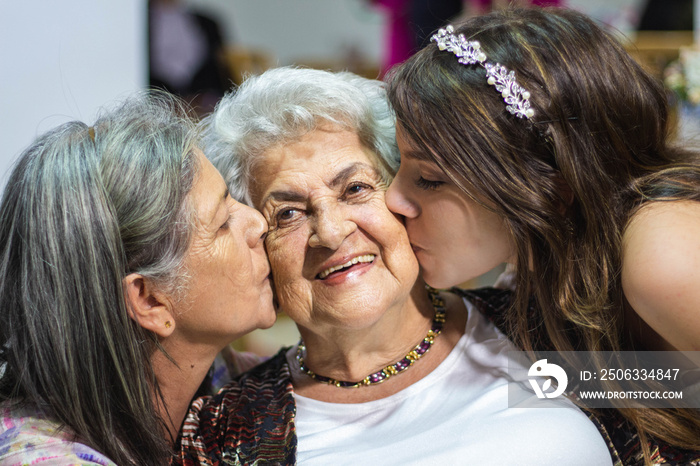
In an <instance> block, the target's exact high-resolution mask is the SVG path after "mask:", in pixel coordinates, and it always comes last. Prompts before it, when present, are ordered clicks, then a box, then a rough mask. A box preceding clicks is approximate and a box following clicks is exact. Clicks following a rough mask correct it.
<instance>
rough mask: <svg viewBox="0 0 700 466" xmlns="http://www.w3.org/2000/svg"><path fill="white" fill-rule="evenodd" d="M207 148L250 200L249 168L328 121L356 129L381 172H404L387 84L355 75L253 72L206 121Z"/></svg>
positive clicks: (234, 189)
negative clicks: (268, 152)
mask: <svg viewBox="0 0 700 466" xmlns="http://www.w3.org/2000/svg"><path fill="white" fill-rule="evenodd" d="M203 123H204V128H203V146H204V150H205V153H206V155H207V157H208V158H209V159H210V160H211V162H212V163H213V164H214V166H216V168H218V169H219V171H220V172H221V174H222V175H223V177H224V179H225V180H226V183H227V184H228V187H229V190H230V192H231V195H232V196H233V197H234V198H236V199H238V200H240V201H243V202H246V203H248V204H251V199H250V193H249V187H250V173H251V170H252V169H253V168H254V166H255V164H256V162H257V161H258V160H259V158H260V156H261V155H263V154H264V153H265V152H266V151H267V150H268V149H270V148H272V147H273V146H277V145H279V144H284V143H287V142H291V141H294V140H298V139H299V138H300V137H302V136H303V135H304V134H306V133H308V132H310V131H313V130H314V129H317V128H318V127H319V126H321V125H324V124H328V123H331V124H336V125H339V126H341V127H343V128H345V129H348V130H350V131H353V132H355V133H356V134H357V135H358V136H359V138H360V141H361V143H362V144H363V145H364V146H365V147H367V148H368V149H370V150H371V151H372V152H373V153H375V154H376V155H377V156H378V160H377V162H378V165H379V168H380V171H381V172H382V174H383V175H384V176H385V177H386V178H388V179H390V178H391V177H392V176H393V174H394V173H395V172H396V170H397V169H398V165H399V152H398V149H397V147H396V137H395V117H394V113H393V111H392V109H391V107H390V105H389V102H388V100H387V97H386V91H385V86H384V83H383V82H381V81H377V80H373V79H367V78H363V77H361V76H358V75H355V74H353V73H350V72H337V73H333V72H329V71H321V70H314V69H305V68H294V67H281V68H274V69H271V70H268V71H266V72H264V73H262V74H261V75H259V76H252V77H249V78H248V79H247V80H246V81H244V82H243V84H241V86H240V87H238V88H237V89H234V90H233V91H232V92H230V93H229V94H228V95H226V96H225V97H224V98H223V99H222V100H221V102H219V104H218V105H217V107H216V110H215V111H214V113H213V114H212V115H210V116H209V117H207V118H206V119H205V120H204V122H203Z"/></svg>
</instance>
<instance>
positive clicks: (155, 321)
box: [123, 273, 175, 338]
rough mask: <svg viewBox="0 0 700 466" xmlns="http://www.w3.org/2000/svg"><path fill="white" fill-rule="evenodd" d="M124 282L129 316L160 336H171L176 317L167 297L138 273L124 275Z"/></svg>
mask: <svg viewBox="0 0 700 466" xmlns="http://www.w3.org/2000/svg"><path fill="white" fill-rule="evenodd" d="M123 284H124V294H125V296H126V307H127V309H128V311H129V317H131V318H132V319H133V320H134V321H135V322H137V323H138V324H139V325H140V326H141V327H143V328H145V329H146V330H150V331H151V332H153V333H155V334H156V335H158V336H160V337H163V338H165V337H168V336H170V335H171V334H172V333H173V330H175V319H174V318H173V313H172V310H171V304H170V301H169V300H168V299H167V297H166V296H165V295H164V294H162V293H160V292H159V291H158V290H156V289H155V287H154V286H153V283H152V282H151V281H150V280H148V279H147V278H144V277H143V275H139V274H137V273H131V274H129V275H127V276H126V277H124V280H123Z"/></svg>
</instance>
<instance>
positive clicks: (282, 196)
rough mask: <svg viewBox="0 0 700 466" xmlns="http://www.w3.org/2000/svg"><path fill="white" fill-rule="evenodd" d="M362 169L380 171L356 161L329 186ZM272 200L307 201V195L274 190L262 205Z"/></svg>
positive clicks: (340, 183) (340, 182)
mask: <svg viewBox="0 0 700 466" xmlns="http://www.w3.org/2000/svg"><path fill="white" fill-rule="evenodd" d="M361 170H371V171H372V173H373V174H375V175H376V176H379V171H378V170H377V169H376V168H374V167H373V166H372V165H369V164H366V163H363V162H355V163H353V164H352V165H349V166H347V167H345V168H343V169H342V170H341V171H340V172H338V174H336V175H335V176H334V177H333V179H332V180H331V181H330V183H328V186H330V187H331V188H336V187H338V186H340V185H342V184H343V183H345V182H346V181H347V180H348V178H350V177H351V176H352V175H354V174H355V173H357V172H358V171H361ZM270 200H274V201H286V202H305V201H306V195H304V194H302V193H299V192H296V191H289V190H286V191H285V190H282V191H272V192H271V193H269V194H268V195H267V196H265V199H264V200H263V202H262V205H265V204H267V203H268V202H269V201H270Z"/></svg>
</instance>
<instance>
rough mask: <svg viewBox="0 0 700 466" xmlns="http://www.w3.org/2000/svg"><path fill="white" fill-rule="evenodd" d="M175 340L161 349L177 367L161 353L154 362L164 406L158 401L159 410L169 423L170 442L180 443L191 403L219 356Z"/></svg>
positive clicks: (156, 353) (169, 339) (171, 340)
mask: <svg viewBox="0 0 700 466" xmlns="http://www.w3.org/2000/svg"><path fill="white" fill-rule="evenodd" d="M173 337H174V336H171V337H170V338H168V340H164V341H163V342H162V345H163V347H164V348H165V350H166V351H167V352H168V354H169V355H170V357H171V358H172V359H173V360H174V361H175V362H176V363H177V364H173V362H172V361H170V360H169V359H168V358H167V357H166V356H165V355H164V354H163V353H162V352H161V351H158V350H156V352H155V353H154V354H153V356H152V359H151V361H152V364H153V370H154V372H155V375H156V379H157V380H158V384H159V386H160V390H161V393H162V395H163V401H164V403H165V406H163V403H161V402H160V401H159V400H157V399H156V400H155V403H156V408H157V410H158V414H159V415H160V416H161V418H162V419H163V420H164V421H165V423H166V426H167V428H168V431H167V434H169V440H170V441H171V442H174V441H175V439H177V436H178V433H179V431H180V426H181V425H182V421H183V420H184V419H185V415H186V414H187V410H188V409H189V406H190V402H191V401H192V398H193V397H194V395H195V393H196V392H197V389H198V388H199V386H200V385H201V383H202V381H203V380H204V377H205V376H206V375H207V372H208V371H209V368H210V367H211V365H212V363H213V362H214V359H215V358H216V355H217V354H218V351H217V350H216V349H214V348H205V349H202V348H195V347H193V345H191V344H184V343H178V342H177V341H176V339H175V338H173Z"/></svg>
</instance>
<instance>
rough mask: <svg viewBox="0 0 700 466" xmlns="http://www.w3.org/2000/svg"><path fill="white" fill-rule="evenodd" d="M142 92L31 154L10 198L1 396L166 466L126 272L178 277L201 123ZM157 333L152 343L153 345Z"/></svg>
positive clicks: (1, 290)
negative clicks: (197, 126)
mask: <svg viewBox="0 0 700 466" xmlns="http://www.w3.org/2000/svg"><path fill="white" fill-rule="evenodd" d="M180 109H181V107H180V106H179V104H178V103H177V102H176V101H175V100H174V99H172V98H170V97H167V96H166V95H157V96H153V95H141V96H138V97H134V98H133V99H131V100H129V101H127V102H126V103H124V104H123V105H122V106H120V107H119V108H117V109H116V110H114V111H111V112H109V113H107V114H105V115H104V116H102V117H101V118H100V119H99V120H98V121H97V123H96V124H95V126H94V128H88V127H87V126H86V125H85V124H83V123H81V122H70V123H66V124H64V125H61V126H59V127H58V128H56V129H54V130H52V131H50V132H48V133H47V134H45V135H43V136H41V137H40V138H39V139H38V140H37V141H36V142H35V143H34V144H33V145H32V146H31V147H29V148H28V149H27V150H26V151H25V152H24V153H23V154H22V155H21V156H20V158H19V160H18V162H17V164H16V166H15V167H14V169H13V172H12V174H11V176H10V179H9V181H8V183H7V186H6V189H5V192H4V196H3V199H2V203H1V204H0V313H1V317H0V321H2V325H0V366H3V367H4V373H3V374H2V378H0V401H2V400H6V401H10V402H16V403H18V404H28V405H30V406H33V407H35V409H36V408H38V409H41V410H42V411H44V412H46V413H47V414H49V415H50V416H51V417H52V418H53V419H54V420H55V421H57V422H59V423H60V424H62V425H66V426H68V427H69V429H70V430H71V431H72V432H74V433H75V434H76V435H77V437H78V438H81V439H82V441H84V442H85V443H87V444H89V445H90V446H92V447H93V448H96V449H97V450H99V451H101V452H102V453H104V454H105V455H107V456H108V457H109V458H110V459H112V460H113V461H115V462H116V463H118V464H132V463H135V464H162V463H163V462H165V461H167V455H168V454H169V446H168V445H167V442H165V439H164V438H163V432H164V430H163V427H162V426H163V420H162V419H160V418H159V417H158V414H157V412H156V410H155V407H154V404H153V398H152V393H153V392H154V391H155V393H159V390H158V384H157V381H156V380H155V377H154V375H153V369H152V367H151V363H150V357H151V355H152V352H153V351H154V345H156V343H155V337H154V336H153V335H152V334H150V333H149V332H147V331H145V330H144V329H143V328H142V327H140V326H139V325H138V324H136V323H134V322H133V321H132V320H131V319H130V318H129V315H128V312H127V306H126V302H125V299H124V292H123V288H122V279H123V278H124V277H125V276H126V275H127V274H128V273H131V272H138V273H141V274H143V275H144V276H146V277H151V278H152V279H153V280H155V281H159V282H161V283H171V284H172V281H173V280H174V274H175V273H177V270H178V269H179V268H181V264H182V263H183V261H184V257H185V254H186V252H187V250H188V248H189V242H190V236H191V228H190V227H189V225H191V222H190V221H189V217H190V216H191V215H192V214H191V213H190V208H189V207H188V203H187V202H186V198H187V194H188V193H189V191H190V189H191V187H192V184H193V180H194V176H195V173H196V171H197V169H198V164H197V160H196V158H195V157H194V155H193V153H192V148H193V147H194V146H193V145H194V143H195V140H194V139H193V138H194V137H195V134H196V133H195V132H194V131H193V129H194V123H193V122H192V121H191V120H189V119H188V118H187V117H186V116H185V115H184V114H179V112H180ZM149 340H150V341H151V342H152V344H144V342H147V341H149Z"/></svg>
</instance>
